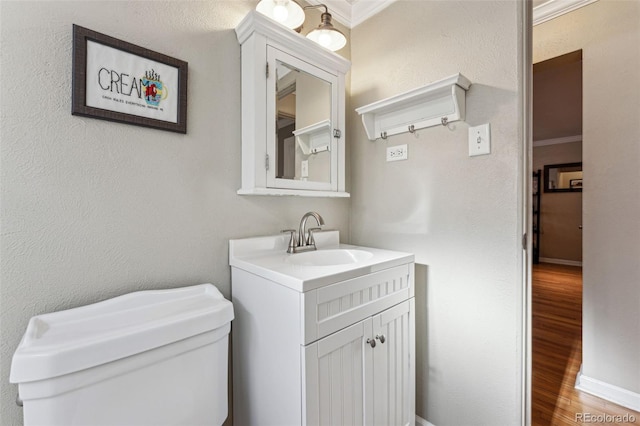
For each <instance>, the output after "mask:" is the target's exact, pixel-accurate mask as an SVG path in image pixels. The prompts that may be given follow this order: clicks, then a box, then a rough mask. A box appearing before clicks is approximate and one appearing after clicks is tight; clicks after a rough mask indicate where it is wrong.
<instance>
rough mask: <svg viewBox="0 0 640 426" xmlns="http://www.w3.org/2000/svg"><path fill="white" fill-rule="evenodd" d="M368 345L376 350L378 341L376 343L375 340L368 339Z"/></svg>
mask: <svg viewBox="0 0 640 426" xmlns="http://www.w3.org/2000/svg"><path fill="white" fill-rule="evenodd" d="M367 343H368V344H369V345H371V347H372V348H375V347H376V341H375V339H367Z"/></svg>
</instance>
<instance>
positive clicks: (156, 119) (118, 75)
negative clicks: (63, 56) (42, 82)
mask: <svg viewBox="0 0 640 426" xmlns="http://www.w3.org/2000/svg"><path fill="white" fill-rule="evenodd" d="M90 42H91V43H92V44H91V49H92V50H91V52H90V53H89V54H88V45H89V43H90ZM95 52H98V53H95ZM99 52H104V53H106V54H105V55H102V56H100V53H99ZM103 58H104V59H103ZM103 60H104V64H103V63H102V61H103ZM88 61H91V63H90V64H88ZM98 61H100V62H98ZM123 62H125V63H126V65H125V64H123ZM88 65H90V67H89V66H88ZM98 66H101V68H100V69H99V71H98V73H95V72H94V71H95V69H97V67H98ZM127 66H130V67H131V68H132V69H133V68H135V69H136V70H137V71H138V74H135V75H132V72H131V71H129V70H126V69H124V68H127ZM72 67H73V70H72V73H73V74H72V102H71V114H72V115H79V116H84V117H92V118H98V119H101V120H108V121H115V122H120V123H126V124H133V125H136V126H144V127H151V128H156V129H161V130H168V131H172V132H177V133H187V74H188V63H187V62H185V61H182V60H179V59H176V58H172V57H170V56H167V55H164V54H162V53H158V52H154V51H152V50H149V49H146V48H144V47H140V46H137V45H135V44H131V43H128V42H126V41H123V40H118V39H116V38H114V37H110V36H108V35H105V34H101V33H98V32H96V31H93V30H90V29H88V28H84V27H81V26H79V25H75V24H74V25H73V64H72ZM117 67H121V68H122V70H120V69H118V70H115V69H116V68H117ZM141 67H142V68H144V69H145V71H144V72H143V73H142V74H143V75H139V74H140V71H139V70H140V69H141ZM148 68H151V69H148ZM155 68H159V69H160V70H162V71H165V74H166V73H167V72H168V73H169V75H170V76H171V80H170V82H171V84H170V85H169V86H168V85H167V84H166V83H163V81H161V78H162V72H160V73H158V72H157V71H156V70H155ZM88 70H89V71H88ZM89 73H90V75H88V74H89ZM176 74H177V75H176ZM125 79H126V81H125ZM114 80H115V81H114ZM156 80H157V81H156ZM88 81H89V84H90V86H89V87H88V86H87V84H88ZM96 81H97V82H98V84H97V85H96ZM114 83H115V85H114ZM145 83H146V85H145ZM119 84H120V87H118V85H119ZM176 85H177V88H176V87H171V86H176ZM105 87H108V90H107V89H105ZM143 87H144V89H143ZM114 89H115V90H114ZM100 90H102V92H100ZM127 90H129V93H128V94H127V92H126V91H127ZM143 91H144V92H145V95H144V96H142V93H143ZM174 92H175V93H174ZM88 96H89V98H88ZM169 97H170V98H169ZM174 98H175V99H174ZM167 99H170V100H169V101H167ZM163 102H164V104H163ZM163 105H164V107H165V108H163ZM154 114H155V115H154Z"/></svg>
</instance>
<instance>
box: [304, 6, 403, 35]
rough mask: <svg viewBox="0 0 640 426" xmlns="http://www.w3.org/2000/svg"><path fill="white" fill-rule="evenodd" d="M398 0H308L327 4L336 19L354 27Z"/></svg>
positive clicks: (349, 26)
mask: <svg viewBox="0 0 640 426" xmlns="http://www.w3.org/2000/svg"><path fill="white" fill-rule="evenodd" d="M395 1H396V0H351V1H347V0H307V3H309V4H311V5H314V6H315V5H319V4H326V5H327V7H328V8H329V13H331V16H332V17H333V19H335V20H336V21H338V22H340V23H341V24H343V25H345V26H347V27H348V28H354V27H355V26H357V25H359V24H361V23H363V22H364V21H366V20H367V19H369V18H371V17H372V16H373V15H375V14H377V13H379V12H380V11H381V10H383V9H385V8H386V7H387V6H389V5H390V4H391V3H393V2H395Z"/></svg>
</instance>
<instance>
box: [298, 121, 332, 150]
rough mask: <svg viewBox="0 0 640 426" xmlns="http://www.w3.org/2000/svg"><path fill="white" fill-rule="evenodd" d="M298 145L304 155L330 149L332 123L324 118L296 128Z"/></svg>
mask: <svg viewBox="0 0 640 426" xmlns="http://www.w3.org/2000/svg"><path fill="white" fill-rule="evenodd" d="M293 134H294V135H295V136H296V140H297V141H298V145H300V149H301V150H302V152H303V154H304V155H310V154H317V153H318V152H322V151H329V150H330V147H331V123H330V122H329V120H323V121H321V122H319V123H315V124H312V125H310V126H307V127H303V128H302V129H298V130H294V131H293Z"/></svg>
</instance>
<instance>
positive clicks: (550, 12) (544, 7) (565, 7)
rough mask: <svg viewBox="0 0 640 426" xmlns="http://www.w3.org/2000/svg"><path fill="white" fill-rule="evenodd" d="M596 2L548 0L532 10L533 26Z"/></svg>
mask: <svg viewBox="0 0 640 426" xmlns="http://www.w3.org/2000/svg"><path fill="white" fill-rule="evenodd" d="M596 1H598V0H549V1H548V2H546V3H542V4H541V5H539V6H536V7H534V8H533V25H538V24H542V23H543V22H547V21H550V20H551V19H554V18H557V17H558V16H561V15H564V14H565V13H569V12H572V11H574V10H576V9H580V8H581V7H584V6H586V5H588V4H591V3H594V2H596Z"/></svg>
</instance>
